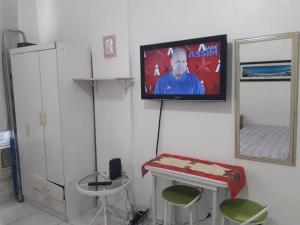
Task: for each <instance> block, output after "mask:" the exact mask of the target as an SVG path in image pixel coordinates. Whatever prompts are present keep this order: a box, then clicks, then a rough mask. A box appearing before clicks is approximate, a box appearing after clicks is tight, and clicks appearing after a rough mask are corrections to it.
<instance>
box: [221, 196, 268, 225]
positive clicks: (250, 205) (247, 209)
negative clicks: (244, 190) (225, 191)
mask: <svg viewBox="0 0 300 225" xmlns="http://www.w3.org/2000/svg"><path fill="white" fill-rule="evenodd" d="M264 208H265V207H264V206H262V205H260V204H258V203H256V202H253V201H250V200H247V199H233V200H232V199H228V200H225V201H224V202H222V203H221V205H220V211H221V213H222V214H223V215H224V216H225V217H227V218H229V219H231V220H233V221H236V222H240V223H243V222H245V221H246V220H248V219H249V218H251V217H252V216H254V215H255V214H257V213H259V212H260V211H261V210H263V209H264ZM267 216H268V212H265V213H263V214H262V215H260V216H259V217H257V218H256V219H254V220H253V221H251V223H252V224H257V223H260V222H264V221H265V220H266V218H267Z"/></svg>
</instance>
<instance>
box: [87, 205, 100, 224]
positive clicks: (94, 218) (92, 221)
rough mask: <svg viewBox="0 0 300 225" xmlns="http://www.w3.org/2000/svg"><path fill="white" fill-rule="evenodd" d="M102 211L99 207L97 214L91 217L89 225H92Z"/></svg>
mask: <svg viewBox="0 0 300 225" xmlns="http://www.w3.org/2000/svg"><path fill="white" fill-rule="evenodd" d="M102 210H103V206H101V207H100V209H99V210H98V212H97V213H96V215H95V216H94V217H93V219H92V220H91V222H90V223H89V225H92V224H93V223H94V221H95V220H96V218H97V217H98V216H99V214H100V213H101V212H102Z"/></svg>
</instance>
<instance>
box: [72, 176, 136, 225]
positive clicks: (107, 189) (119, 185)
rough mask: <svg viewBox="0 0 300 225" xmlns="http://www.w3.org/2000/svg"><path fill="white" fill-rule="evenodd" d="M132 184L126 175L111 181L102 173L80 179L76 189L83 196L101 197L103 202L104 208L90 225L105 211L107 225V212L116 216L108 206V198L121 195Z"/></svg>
mask: <svg viewBox="0 0 300 225" xmlns="http://www.w3.org/2000/svg"><path fill="white" fill-rule="evenodd" d="M109 181H111V184H110V185H94V186H90V185H89V183H90V182H109ZM129 183H130V178H129V177H128V176H127V175H126V174H122V176H121V177H119V178H117V179H115V180H110V179H109V177H105V176H103V174H102V173H100V172H96V173H93V174H90V175H88V176H85V177H83V178H80V179H78V180H77V181H76V188H77V189H78V191H79V192H80V193H81V194H84V195H89V196H99V197H100V199H101V202H102V206H101V207H100V209H99V210H98V211H97V213H96V215H95V216H94V217H93V219H92V220H91V222H90V223H89V225H92V224H93V222H94V221H95V220H96V218H97V216H98V215H99V214H100V213H101V212H102V211H103V213H104V224H105V225H107V211H109V212H111V213H112V214H113V215H114V216H116V215H115V213H114V211H113V210H112V209H111V208H110V207H109V206H108V205H107V199H106V198H107V196H108V195H113V194H116V193H119V192H120V191H122V190H123V189H125V188H126V187H127V186H128V184H129Z"/></svg>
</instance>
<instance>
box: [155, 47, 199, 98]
mask: <svg viewBox="0 0 300 225" xmlns="http://www.w3.org/2000/svg"><path fill="white" fill-rule="evenodd" d="M171 67H172V70H171V71H170V72H168V73H166V74H164V75H163V76H162V77H161V78H160V79H159V80H158V82H157V84H156V86H155V90H154V94H160V95H164V94H165V95H168V94H178V95H194V94H196V95H204V94H205V89H204V86H203V84H202V83H201V82H200V81H199V79H198V78H197V77H196V76H195V75H193V74H191V73H189V72H188V70H187V53H186V50H185V49H183V48H176V49H174V50H173V55H172V58H171Z"/></svg>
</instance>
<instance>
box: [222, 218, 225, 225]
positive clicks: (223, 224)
mask: <svg viewBox="0 0 300 225" xmlns="http://www.w3.org/2000/svg"><path fill="white" fill-rule="evenodd" d="M221 225H225V217H224V216H222V222H221Z"/></svg>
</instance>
